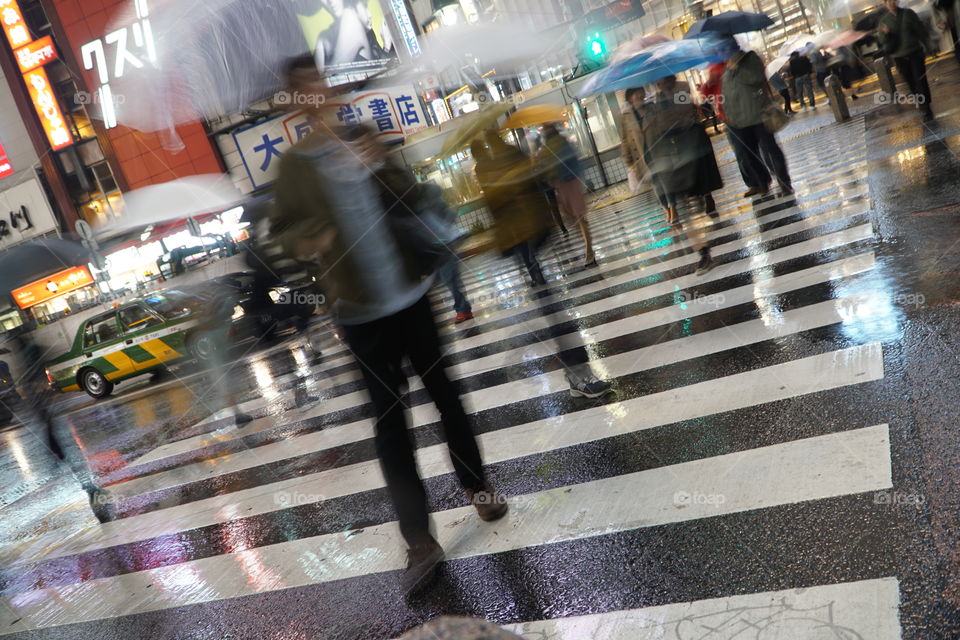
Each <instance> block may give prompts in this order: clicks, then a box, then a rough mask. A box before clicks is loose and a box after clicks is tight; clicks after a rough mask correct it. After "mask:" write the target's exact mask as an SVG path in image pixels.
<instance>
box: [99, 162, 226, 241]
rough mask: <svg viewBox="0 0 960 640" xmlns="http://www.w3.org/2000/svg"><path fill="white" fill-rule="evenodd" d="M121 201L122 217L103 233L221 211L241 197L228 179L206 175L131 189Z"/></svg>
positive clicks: (221, 176) (216, 175) (215, 175)
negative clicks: (122, 205)
mask: <svg viewBox="0 0 960 640" xmlns="http://www.w3.org/2000/svg"><path fill="white" fill-rule="evenodd" d="M123 199H124V208H123V214H122V215H121V217H120V219H119V220H117V221H115V222H113V223H111V224H110V225H108V226H107V227H105V228H104V229H103V230H102V231H103V232H104V233H108V232H109V233H112V232H116V231H119V230H122V229H130V228H134V227H146V226H148V225H151V224H159V223H162V222H168V221H170V220H182V219H184V218H189V217H191V216H196V215H200V214H204V213H213V212H219V211H223V210H224V209H228V208H230V207H233V206H235V205H237V204H238V203H240V202H242V201H243V200H244V199H245V196H244V195H243V194H242V193H240V191H238V190H237V188H236V187H235V186H234V185H233V182H232V181H231V180H230V178H229V176H223V175H218V174H209V175H200V176H189V177H186V178H179V179H177V180H171V181H170V182H164V183H163V184H154V185H150V186H148V187H142V188H140V189H134V190H133V191H130V192H128V193H126V194H124V196H123Z"/></svg>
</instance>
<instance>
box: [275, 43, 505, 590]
mask: <svg viewBox="0 0 960 640" xmlns="http://www.w3.org/2000/svg"><path fill="white" fill-rule="evenodd" d="M286 80H287V85H288V90H289V91H290V92H291V93H292V94H294V95H298V96H299V95H303V96H305V99H304V101H303V103H304V104H309V105H314V106H312V107H310V108H309V109H308V110H309V111H311V113H310V115H311V116H312V120H313V122H315V123H318V124H317V125H316V126H315V128H314V130H313V131H312V132H311V133H310V134H309V135H307V136H306V137H305V138H304V139H302V140H301V141H300V142H299V143H298V144H296V145H295V146H293V147H292V148H291V149H290V150H289V151H287V152H286V153H285V154H284V155H283V157H282V158H281V159H280V167H279V173H278V176H277V183H276V194H277V196H276V208H275V211H274V213H273V216H274V219H273V225H272V229H273V230H274V231H275V232H276V233H278V234H279V236H280V237H282V238H283V239H284V244H285V246H286V248H287V250H288V251H289V252H290V254H291V255H293V256H295V257H297V258H299V259H303V260H310V261H314V262H316V263H317V264H318V265H320V266H321V267H322V269H323V273H325V278H324V280H325V282H324V284H325V287H324V288H325V291H326V292H327V295H328V299H329V300H328V301H329V302H331V303H332V315H333V316H334V318H335V320H336V321H337V322H338V323H339V324H340V326H341V327H342V331H343V336H344V338H345V341H346V343H347V345H348V346H349V348H350V350H351V351H352V352H353V354H354V355H355V356H356V358H357V361H358V363H359V365H360V370H361V373H362V376H363V379H364V381H365V382H366V386H367V390H368V391H369V393H370V399H371V402H372V404H373V407H374V413H375V415H376V423H375V445H376V450H377V455H378V457H379V459H380V466H381V469H382V471H383V476H384V479H385V481H386V485H387V492H388V494H389V495H390V498H391V500H392V502H393V505H394V507H395V509H396V511H397V515H398V519H399V528H400V533H401V534H402V536H403V538H404V540H405V541H406V544H407V547H408V548H407V554H408V563H407V570H406V571H405V572H404V574H403V576H402V578H401V586H402V588H403V590H404V592H405V593H407V594H412V593H414V592H415V591H417V590H419V589H420V588H422V587H423V586H425V585H426V584H427V583H428V581H429V579H430V578H431V576H433V575H434V572H435V568H436V565H437V564H438V563H439V562H440V561H441V560H442V559H443V556H444V552H443V549H442V548H441V546H440V545H439V543H438V542H437V541H436V539H435V538H434V536H433V535H432V533H431V530H430V519H429V513H428V510H427V499H426V492H425V490H424V486H423V482H422V481H421V479H420V476H419V474H418V472H417V464H416V459H415V456H414V444H413V440H412V438H411V437H410V434H409V433H408V432H407V421H406V416H405V408H404V404H403V401H402V396H403V393H404V392H403V389H404V388H405V387H406V385H407V380H406V375H405V374H404V373H403V370H402V363H403V360H404V359H405V358H406V359H409V361H410V364H411V365H412V366H413V369H414V371H416V373H417V375H419V376H420V379H421V380H422V381H423V386H424V387H425V388H426V390H427V392H428V393H429V394H430V397H431V399H432V400H433V402H434V404H435V405H436V406H437V409H438V410H439V413H440V423H441V426H442V429H443V432H444V437H445V440H446V442H447V447H448V449H449V452H450V459H451V462H452V465H453V469H454V471H455V473H456V475H457V478H458V479H459V481H460V484H461V485H462V486H463V487H464V489H465V491H466V496H467V499H468V500H469V502H470V503H471V504H473V506H474V507H475V508H476V510H477V512H478V514H479V516H480V518H481V519H483V520H496V519H498V518H502V517H503V516H504V515H505V514H506V513H507V504H506V502H505V501H504V500H503V499H502V498H501V497H500V496H498V495H497V494H496V493H495V492H494V491H493V489H492V488H491V487H490V485H489V483H488V482H487V480H486V477H485V475H484V471H483V464H482V460H481V457H480V450H479V448H478V446H477V441H476V439H475V437H474V435H473V432H472V430H471V426H470V421H469V419H468V418H467V414H466V412H465V411H464V408H463V405H462V404H461V402H460V397H459V389H458V387H457V385H456V384H455V383H453V382H451V380H450V379H449V378H448V377H447V373H446V366H445V364H446V362H445V359H444V357H443V355H442V353H441V351H440V340H439V337H438V334H437V328H436V325H435V323H434V318H433V312H432V309H431V307H430V303H429V300H428V298H427V291H428V290H429V288H430V286H431V285H432V284H433V276H432V274H431V273H430V269H429V268H427V266H426V265H427V262H426V261H425V260H424V256H423V255H421V254H420V253H419V252H417V251H416V250H415V249H414V247H413V246H412V244H411V243H410V242H409V241H408V240H409V237H408V236H406V235H405V233H406V231H404V230H407V231H409V229H410V227H409V226H408V225H406V224H400V222H401V220H399V218H398V217H406V218H407V220H405V221H403V222H409V218H413V219H414V221H415V220H416V218H415V217H414V216H415V215H416V210H415V209H414V207H416V206H417V205H418V203H419V202H420V194H419V190H418V188H417V185H418V183H417V181H416V178H415V177H414V176H413V175H412V174H411V173H410V172H409V170H407V169H406V168H404V167H396V166H391V165H390V164H389V163H388V161H387V159H386V154H385V152H384V150H383V149H382V147H381V146H380V145H379V144H378V143H377V142H376V141H375V139H374V138H373V137H372V135H369V134H367V133H366V132H365V131H363V130H360V129H358V128H356V127H352V128H347V129H336V130H334V129H331V128H330V127H328V126H327V125H325V124H322V120H321V118H320V117H319V116H320V114H319V109H320V107H319V105H321V104H323V102H324V99H325V98H326V97H327V95H328V93H330V92H331V90H328V89H327V87H326V85H325V83H324V80H323V78H322V76H321V74H320V72H319V71H318V69H317V68H316V65H315V63H314V62H313V58H312V57H310V56H303V57H301V58H297V59H295V60H293V61H291V62H290V63H289V66H288V69H287V73H286ZM307 98H309V99H307Z"/></svg>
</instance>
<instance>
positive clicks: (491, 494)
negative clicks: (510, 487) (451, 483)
mask: <svg viewBox="0 0 960 640" xmlns="http://www.w3.org/2000/svg"><path fill="white" fill-rule="evenodd" d="M467 499H468V500H469V501H470V504H472V505H473V506H474V507H476V508H477V514H479V515H480V519H481V520H483V521H484V522H493V521H494V520H499V519H500V518H502V517H503V516H505V515H507V511H509V509H510V508H509V506H508V505H507V499H506V498H504V497H503V496H501V495H500V494H499V493H497V492H496V491H494V490H493V489H492V488H491V487H490V485H489V484H485V485H484V486H483V489H481V490H479V491H474V490H473V489H467Z"/></svg>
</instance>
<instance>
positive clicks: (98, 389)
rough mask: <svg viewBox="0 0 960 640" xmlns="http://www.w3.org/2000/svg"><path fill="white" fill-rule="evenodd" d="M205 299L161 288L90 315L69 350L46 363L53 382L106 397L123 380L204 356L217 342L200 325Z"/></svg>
mask: <svg viewBox="0 0 960 640" xmlns="http://www.w3.org/2000/svg"><path fill="white" fill-rule="evenodd" d="M204 302H205V301H204V300H203V299H202V298H200V297H198V296H194V295H190V294H187V293H183V292H180V291H163V292H160V293H156V294H152V295H149V296H145V297H142V298H137V299H135V300H132V301H130V302H126V303H124V304H122V305H120V306H118V307H117V308H115V309H111V310H110V311H107V312H105V313H101V314H98V315H96V316H93V317H91V318H88V319H87V320H85V321H84V322H83V324H81V325H80V327H79V329H77V335H76V337H75V338H74V341H73V347H72V348H71V349H70V351H69V352H67V353H65V354H63V355H62V356H60V357H58V358H56V359H55V360H52V361H51V362H49V363H48V364H47V367H46V369H47V380H48V381H49V382H50V386H51V387H53V388H54V389H57V390H59V391H65V392H66V391H79V390H81V389H82V390H83V391H86V392H87V393H88V394H90V395H91V396H93V397H94V398H103V397H105V396H108V395H110V393H111V392H112V391H113V386H114V384H115V383H117V382H120V381H121V380H126V379H128V378H132V377H134V376H139V375H141V374H144V373H149V372H151V371H156V370H157V369H160V368H162V367H163V366H165V365H166V364H169V363H171V362H174V361H176V360H181V359H184V358H197V359H199V360H206V359H207V358H209V357H210V356H211V355H212V353H213V349H214V346H215V345H214V341H213V340H212V337H211V336H210V335H209V333H208V332H203V331H200V330H199V328H198V325H199V313H200V312H201V308H202V305H203V304H204Z"/></svg>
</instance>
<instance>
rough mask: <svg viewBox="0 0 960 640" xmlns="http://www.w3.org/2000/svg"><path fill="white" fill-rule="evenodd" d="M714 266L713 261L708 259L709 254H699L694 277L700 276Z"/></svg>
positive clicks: (710, 258) (702, 252)
mask: <svg viewBox="0 0 960 640" xmlns="http://www.w3.org/2000/svg"><path fill="white" fill-rule="evenodd" d="M715 266H716V263H715V262H714V261H713V258H712V257H710V252H704V251H701V252H700V262H698V263H697V271H696V275H698V276H702V275H703V274H705V273H707V272H708V271H710V270H711V269H713V268H714V267H715Z"/></svg>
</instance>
